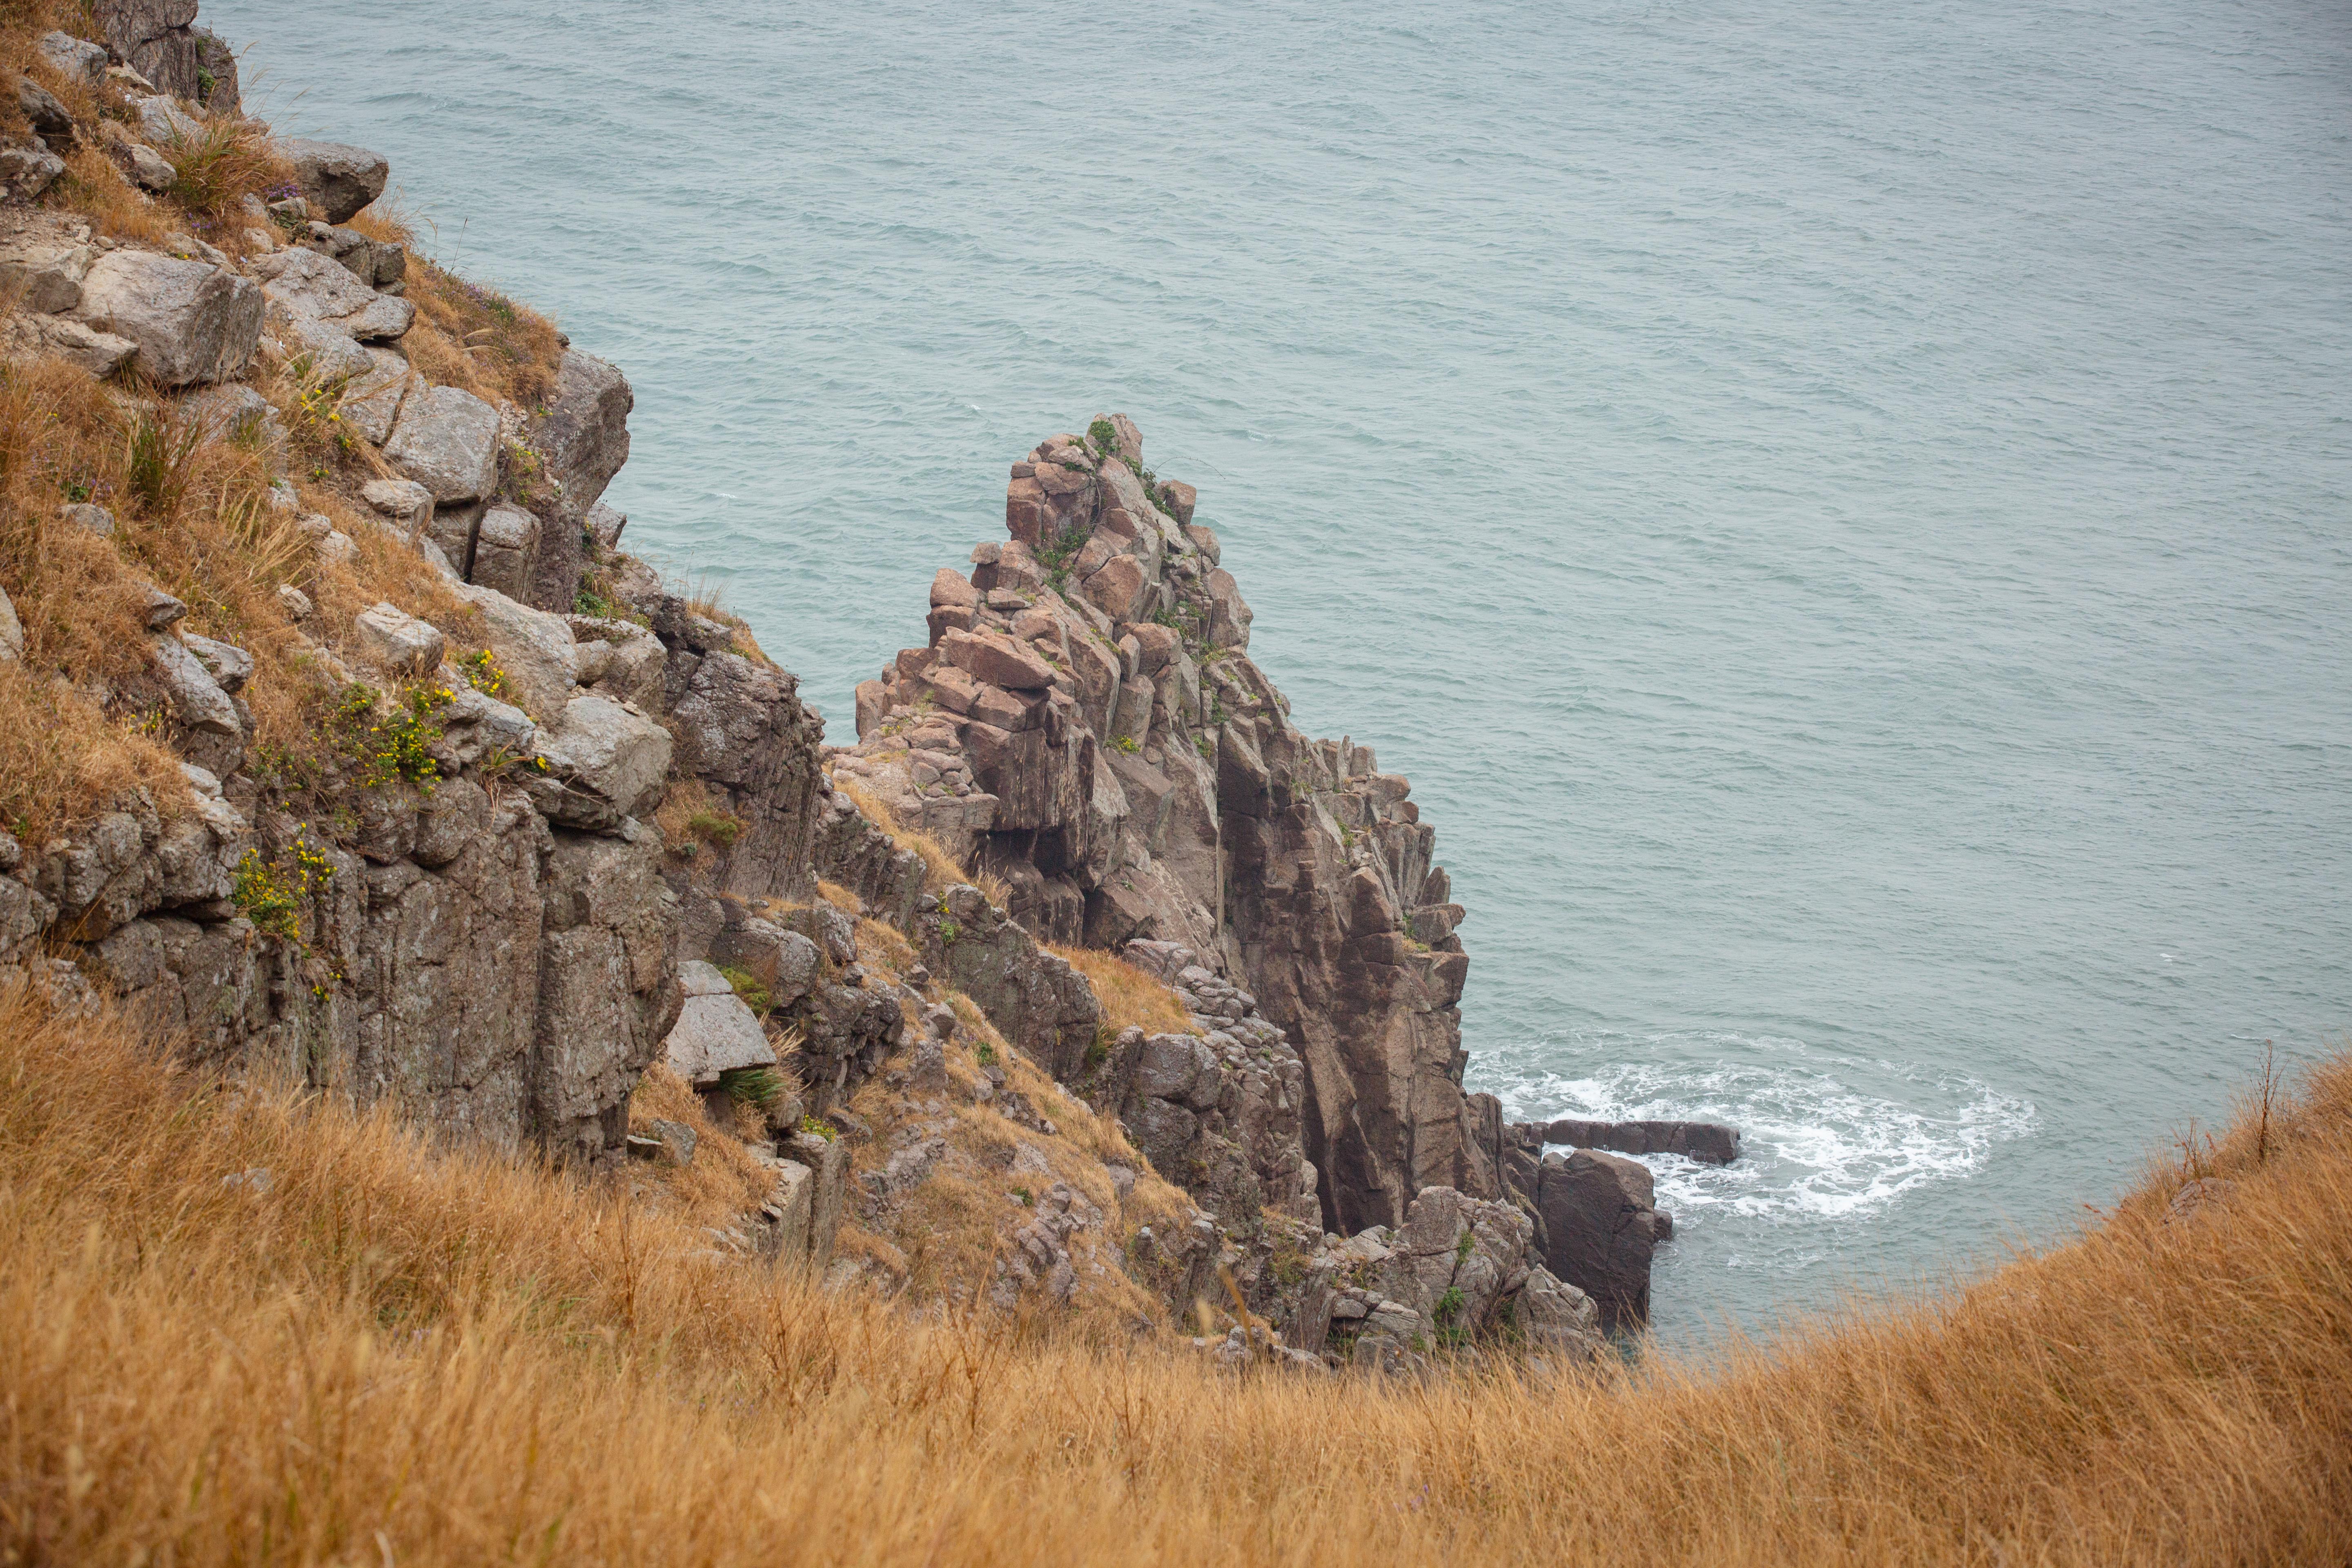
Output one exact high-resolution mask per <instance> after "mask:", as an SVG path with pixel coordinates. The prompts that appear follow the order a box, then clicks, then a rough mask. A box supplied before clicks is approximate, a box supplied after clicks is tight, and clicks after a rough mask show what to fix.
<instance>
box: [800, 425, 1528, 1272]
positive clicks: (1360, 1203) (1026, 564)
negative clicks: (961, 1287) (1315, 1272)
mask: <svg viewBox="0 0 2352 1568" xmlns="http://www.w3.org/2000/svg"><path fill="white" fill-rule="evenodd" d="M1195 500H1196V495H1195V492H1194V491H1193V489H1192V487H1191V486H1189V485H1184V484H1181V483H1175V482H1170V481H1162V480H1160V479H1159V478H1158V476H1156V475H1153V474H1151V472H1150V470H1149V469H1147V468H1144V466H1143V443H1142V437H1141V435H1140V433H1139V431H1138V430H1137V429H1136V427H1135V426H1134V425H1133V424H1132V423H1131V422H1130V421H1129V420H1128V419H1127V418H1126V417H1125V416H1105V417H1100V418H1097V419H1096V420H1094V421H1092V422H1091V423H1090V425H1089V426H1088V430H1087V434H1086V435H1083V436H1075V435H1060V436H1054V437H1048V438H1047V439H1046V440H1045V441H1044V442H1042V443H1040V444H1039V445H1038V447H1036V448H1035V449H1034V450H1033V451H1031V452H1030V453H1029V454H1027V455H1026V456H1025V457H1024V458H1023V459H1022V460H1021V461H1019V462H1017V463H1015V464H1014V465H1013V473H1012V479H1011V483H1010V485H1009V487H1008V489H1007V492H1006V499H1005V525H1006V531H1007V533H1008V534H1009V535H1010V539H1009V541H1008V542H1003V543H984V544H982V545H981V546H980V547H979V548H977V549H976V550H974V551H973V552H972V563H973V564H972V570H971V574H970V575H969V577H966V576H963V575H961V574H957V573H954V572H951V571H941V572H940V574H938V575H937V576H936V577H935V578H934V580H933V583H932V586H931V595H930V598H931V608H930V614H929V634H930V635H929V646H927V647H919V648H908V649H905V650H903V651H901V652H900V653H899V654H898V658H896V659H895V660H894V661H893V662H892V663H891V664H890V665H889V666H887V667H886V668H884V670H883V671H882V673H881V675H880V677H879V678H878V679H875V680H871V681H867V682H866V683H865V684H863V685H861V686H860V687H859V688H858V691H857V726H858V737H859V741H858V744H857V746H856V748H855V749H854V750H853V751H851V752H848V753H845V754H844V755H842V756H839V757H837V758H836V759H835V765H836V766H837V767H840V768H843V769H845V770H847V771H849V772H851V773H856V774H857V775H858V776H860V777H861V778H863V779H864V780H866V782H867V783H868V784H869V785H871V786H872V787H873V788H874V789H875V790H877V792H878V793H880V794H881V795H883V796H884V797H885V798H886V799H887V800H888V801H889V802H890V803H891V804H892V805H893V807H894V809H896V810H897V811H898V813H899V814H900V815H901V816H902V817H903V818H905V819H906V820H908V821H910V822H916V823H919V824H920V825H921V826H923V828H924V829H925V830H927V831H929V833H931V834H933V835H934V836H935V837H939V838H940V840H941V841H942V842H943V843H945V844H947V845H948V846H949V847H950V849H951V850H952V851H953V852H955V853H958V854H962V855H969V856H971V858H974V859H975V860H976V862H977V863H978V864H979V865H980V866H982V867H983V868H987V869H988V870H990V871H992V872H993V873H994V874H996V875H997V876H999V877H1001V878H1002V879H1003V880H1004V882H1005V883H1006V884H1007V886H1008V887H1009V888H1010V889H1011V890H1012V903H1011V908H1012V910H1013V914H1014V915H1015V916H1016V917H1017V918H1019V919H1020V920H1021V921H1023V922H1024V924H1026V925H1028V926H1029V927H1030V928H1031V929H1032V930H1034V931H1036V932H1037V933H1039V934H1040V935H1041V936H1044V937H1045V938H1047V939H1049V940H1054V941H1059V942H1083V943H1084V944H1085V945H1087V946H1089V947H1097V948H1107V949H1113V950H1116V949H1119V948H1122V947H1124V946H1125V945H1126V944H1128V943H1129V942H1139V941H1140V942H1170V943H1177V944H1181V946H1183V947H1185V948H1187V949H1189V950H1190V951H1191V952H1193V953H1195V954H1197V955H1199V962H1200V964H1201V965H1202V967H1203V968H1204V969H1205V970H1206V971H1207V972H1209V973H1211V974H1213V975H1216V976H1220V977H1222V978H1223V979H1225V980H1228V981H1230V982H1232V983H1234V984H1238V985H1242V986H1244V987H1246V988H1247V989H1248V990H1249V991H1250V992H1251V993H1252V994H1254V1006H1255V1011H1256V1012H1257V1014H1258V1016H1262V1017H1263V1019H1264V1020H1265V1022H1266V1023H1268V1024H1270V1025H1271V1026H1273V1027H1274V1028H1275V1029H1276V1030H1278V1031H1280V1033H1281V1035H1282V1036H1283V1037H1284V1039H1285V1041H1286V1049H1287V1050H1288V1051H1289V1052H1290V1053H1292V1054H1293V1055H1294V1056H1295V1058H1296V1059H1297V1062H1298V1063H1299V1064H1300V1068H1301V1069H1302V1073H1303V1078H1302V1085H1301V1093H1302V1095H1303V1099H1304V1103H1303V1105H1302V1106H1301V1107H1300V1108H1299V1110H1300V1116H1299V1142H1300V1144H1301V1146H1302V1148H1303V1151H1304V1154H1305V1157H1306V1159H1307V1162H1309V1163H1311V1166H1312V1173H1311V1174H1310V1177H1309V1180H1310V1184H1311V1185H1312V1187H1313V1189H1314V1190H1315V1191H1316V1192H1317V1194H1318V1204H1319V1207H1320V1211H1321V1216H1322V1220H1323V1223H1324V1224H1325V1226H1328V1228H1330V1229H1332V1230H1335V1231H1339V1232H1342V1233H1353V1232H1355V1231H1358V1230H1360V1229H1362V1228H1364V1227H1365V1226H1371V1225H1386V1226H1397V1225H1402V1223H1403V1221H1404V1218H1405V1215H1406V1211H1407V1209H1408V1208H1409V1207H1410V1205H1411V1204H1412V1198H1413V1195H1414V1194H1416V1193H1417V1192H1419V1191H1420V1190H1421V1189H1423V1187H1427V1186H1449V1187H1453V1188H1455V1189H1457V1190H1459V1191H1462V1192H1464V1193H1466V1194H1471V1195H1473V1196H1477V1197H1494V1196H1496V1195H1498V1194H1499V1193H1500V1190H1501V1189H1500V1184H1499V1181H1498V1178H1497V1174H1496V1160H1497V1157H1498V1153H1499V1142H1500V1119H1499V1115H1498V1114H1497V1110H1496V1105H1495V1102H1494V1101H1493V1100H1491V1099H1489V1098H1487V1097H1485V1096H1466V1095H1465V1094H1464V1093H1463V1091H1462V1088H1461V1077H1462V1068H1463V1066H1464V1062H1465V1057H1464V1053H1463V1051H1462V1049H1461V1043H1460V1042H1461V1028H1460V1013H1459V1011H1458V1006H1457V1005H1458V1003H1459V1001H1460V999H1461V994H1462V985H1463V981H1464V979H1465V976H1466V974H1467V972H1468V966H1469V959H1468V957H1467V956H1466V955H1465V953H1464V952H1463V951H1462V943H1461V940H1460V938H1459V937H1458V936H1456V935H1455V934H1454V928H1455V927H1456V926H1457V925H1458V924H1459V923H1460V921H1461V920H1462V918H1463V910H1462V909H1461V907H1460V906H1459V905H1457V904H1454V903H1453V902H1451V897H1450V889H1449V886H1448V883H1447V880H1446V878H1445V874H1444V871H1443V870H1442V869H1440V868H1437V867H1436V866H1435V865H1434V864H1433V858H1432V857H1433V849H1434V844H1435V833H1434V830H1433V828H1431V827H1430V826H1428V825H1426V824H1423V822H1422V821H1421V820H1420V813H1419V809H1418V807H1417V806H1415V805H1414V804H1413V803H1412V801H1411V800H1409V799H1408V798H1407V795H1409V793H1410V789H1411V786H1410V784H1408V783H1407V781H1405V780H1404V779H1403V778H1402V777H1399V776H1397V775H1395V774H1389V773H1381V772H1380V771H1379V769H1378V766H1377V764H1376V763H1375V761H1374V759H1373V756H1372V753H1371V752H1370V751H1369V750H1368V749H1366V748H1364V747H1360V746H1355V745H1352V744H1350V743H1349V742H1346V741H1314V740H1310V739H1308V738H1307V736H1305V735H1304V734H1302V733H1301V732H1300V731H1298V730H1297V727H1296V726H1294V725H1293V724H1292V723H1291V722H1290V720H1289V713H1288V710H1289V704H1288V703H1287V702H1286V700H1284V698H1283V696H1282V694H1281V692H1280V691H1279V690H1278V689H1276V687H1275V685H1274V683H1273V682H1272V681H1271V680H1269V679H1267V677H1266V676H1265V672H1264V671H1262V670H1261V669H1259V668H1258V667H1257V666H1256V665H1255V663H1254V662H1253V661H1252V660H1251V659H1250V658H1249V655H1248V647H1249V639H1250V624H1251V619H1252V615H1251V611H1250V608H1249V605H1247V603H1246V602H1245V601H1244V599H1243V597H1242V595H1241V591H1240V587H1239V584H1237V582H1236V581H1235V579H1234V575H1233V574H1232V573H1230V572H1229V571H1227V570H1225V568H1224V567H1223V564H1222V561H1221V556H1222V550H1221V546H1220V542H1219V541H1218V539H1217V536H1216V534H1215V533H1214V532H1213V531H1212V530H1211V529H1209V528H1208V527H1207V526H1205V525H1204V524H1202V523H1200V522H1198V521H1195V520H1194V516H1193V508H1194V504H1195Z"/></svg>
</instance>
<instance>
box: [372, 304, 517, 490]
mask: <svg viewBox="0 0 2352 1568" xmlns="http://www.w3.org/2000/svg"><path fill="white" fill-rule="evenodd" d="M337 270H339V271H340V270H341V268H338V269H337ZM383 455H384V456H385V457H386V458H390V459H391V460H392V461H393V463H394V465H396V466H397V467H398V468H399V469H400V471H401V472H403V473H404V474H406V475H407V476H408V477H409V478H410V479H415V480H416V481H417V482H418V483H419V484H421V485H423V486H424V487H425V489H428V490H430V491H432V492H433V499H434V500H435V501H436V502H439V503H442V504H445V505H446V503H448V502H450V501H466V500H476V499H477V498H478V497H481V496H486V495H488V494H489V493H490V491H491V490H493V489H496V488H497V486H498V482H499V411H498V410H497V409H495V408H493V407H491V406H490V405H488V404H487V403H485V402H483V401H482V400H481V399H480V398H478V397H477V396H475V395H473V394H472V393H470V392H460V391H459V390H458V389H457V388H456V387H454V386H426V387H419V388H416V389H415V390H414V391H412V392H411V393H410V394H409V395H408V396H407V399H406V400H405V401H404V403H403V404H402V405H401V409H400V419H399V422H398V423H397V424H395V425H394V426H393V432H392V439H391V440H390V441H389V442H387V443H386V444H385V446H384V448H383Z"/></svg>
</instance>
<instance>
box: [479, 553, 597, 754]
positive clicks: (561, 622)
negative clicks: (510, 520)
mask: <svg viewBox="0 0 2352 1568" xmlns="http://www.w3.org/2000/svg"><path fill="white" fill-rule="evenodd" d="M452 592H454V593H455V594H456V595H457V597H459V598H461V599H463V600H465V601H466V603H467V604H468V605H472V606H473V607H474V608H475V610H477V611H478V612H479V614H480V616H481V617H482V640H483V641H484V642H486V643H488V645H489V648H490V652H491V655H492V656H493V657H494V658H496V659H497V660H498V663H499V668H500V669H502V670H504V671H505V672H506V678H507V689H508V692H509V695H511V696H512V697H513V698H514V699H515V700H517V701H519V702H520V704H521V705H522V707H523V708H524V710H526V711H528V712H529V713H530V716H531V717H532V718H534V719H536V720H538V721H540V722H541V723H542V724H551V723H561V722H562V720H563V716H564V714H565V712H566V710H567V708H566V705H567V704H569V703H570V702H571V701H572V695H573V693H572V688H573V687H574V686H576V685H577V684H578V683H579V679H580V649H579V645H578V644H577V643H576V642H575V641H574V640H573V637H572V624H571V623H570V622H569V621H567V620H565V619H564V618H563V617H562V616H557V615H550V614H549V613H548V612H547V611H545V610H534V609H532V608H531V607H530V605H524V604H520V603H518V602H517V601H516V600H515V599H514V598H512V597H511V596H510V595H506V594H502V593H500V592H499V591H498V590H497V589H495V588H487V587H479V586H474V585H467V586H462V587H457V588H454V589H453V590H452Z"/></svg>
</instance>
